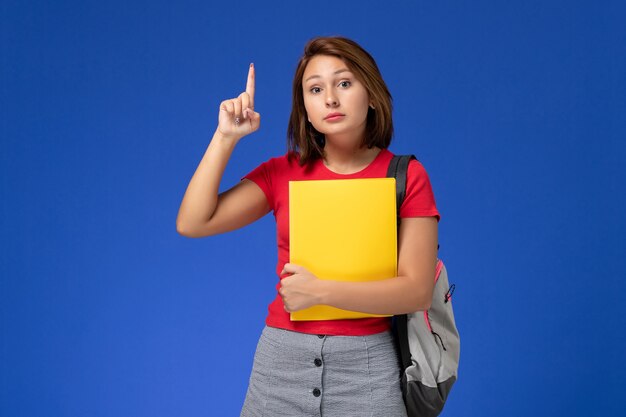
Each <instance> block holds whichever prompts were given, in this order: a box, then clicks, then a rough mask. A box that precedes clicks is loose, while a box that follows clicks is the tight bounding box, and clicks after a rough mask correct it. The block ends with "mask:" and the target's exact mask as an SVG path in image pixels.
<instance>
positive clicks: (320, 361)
mask: <svg viewBox="0 0 626 417" xmlns="http://www.w3.org/2000/svg"><path fill="white" fill-rule="evenodd" d="M313 363H314V364H315V366H322V360H321V359H320V358H315V360H314V361H313Z"/></svg>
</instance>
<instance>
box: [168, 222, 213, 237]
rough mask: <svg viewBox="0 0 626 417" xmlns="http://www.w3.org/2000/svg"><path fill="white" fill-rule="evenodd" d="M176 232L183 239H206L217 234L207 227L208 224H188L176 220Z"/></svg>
mask: <svg viewBox="0 0 626 417" xmlns="http://www.w3.org/2000/svg"><path fill="white" fill-rule="evenodd" d="M176 232H177V233H178V234H179V235H181V236H185V237H192V238H197V237H206V236H213V235H216V234H218V231H217V230H215V229H214V228H211V227H209V225H208V224H189V223H187V222H183V221H181V220H180V219H176Z"/></svg>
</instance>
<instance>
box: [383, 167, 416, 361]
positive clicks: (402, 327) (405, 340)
mask: <svg viewBox="0 0 626 417" xmlns="http://www.w3.org/2000/svg"><path fill="white" fill-rule="evenodd" d="M411 159H416V158H415V156H413V155H394V157H393V158H392V159H391V162H390V163H389V168H388V169H387V177H388V178H395V179H396V213H397V215H396V218H397V222H398V231H399V230H400V206H402V202H403V201H404V196H405V194H406V177H407V172H408V170H409V162H411ZM393 320H394V321H395V325H394V326H393V329H394V331H395V332H396V341H397V347H398V351H399V352H398V353H399V359H400V364H401V369H402V370H403V371H404V369H406V368H408V367H409V366H411V364H412V361H411V351H410V350H409V336H408V328H407V316H406V314H400V315H396V316H393Z"/></svg>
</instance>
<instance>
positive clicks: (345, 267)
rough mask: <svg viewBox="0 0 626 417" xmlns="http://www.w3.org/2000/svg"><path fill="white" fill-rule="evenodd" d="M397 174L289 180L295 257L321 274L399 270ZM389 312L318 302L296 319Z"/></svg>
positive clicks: (338, 277) (386, 274)
mask: <svg viewBox="0 0 626 417" xmlns="http://www.w3.org/2000/svg"><path fill="white" fill-rule="evenodd" d="M395 184H396V180H395V179H394V178H367V179H365V178H364V179H346V180H320V181H290V182H289V253H290V263H293V264H296V265H301V266H304V267H305V268H307V269H308V270H309V271H311V272H312V273H313V274H314V275H315V276H317V277H318V278H320V279H326V280H335V281H375V280H381V279H387V278H391V277H395V276H397V262H398V261H397V259H398V254H397V231H396V185H395ZM363 317H386V316H384V315H375V314H368V313H362V312H354V311H348V310H342V309H338V308H335V307H331V306H327V305H317V306H313V307H310V308H307V309H304V310H300V311H296V312H292V313H291V320H292V321H302V320H337V319H355V318H363Z"/></svg>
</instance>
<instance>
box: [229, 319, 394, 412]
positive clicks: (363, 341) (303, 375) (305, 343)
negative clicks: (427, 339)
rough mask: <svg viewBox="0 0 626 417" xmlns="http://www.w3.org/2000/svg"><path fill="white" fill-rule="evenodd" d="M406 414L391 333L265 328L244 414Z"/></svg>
mask: <svg viewBox="0 0 626 417" xmlns="http://www.w3.org/2000/svg"><path fill="white" fill-rule="evenodd" d="M279 416H289V417H300V416H317V417H321V416H323V417H353V416H354V417H406V410H405V408H404V403H403V401H402V392H401V390H400V368H399V364H398V359H397V356H396V348H395V345H394V342H393V336H392V335H391V332H389V331H386V332H382V333H377V334H374V335H370V336H324V335H319V336H318V335H311V334H305V333H298V332H293V331H289V330H284V329H277V328H274V327H268V326H266V327H265V328H264V329H263V331H262V332H261V337H260V339H259V343H258V345H257V349H256V353H255V355H254V364H253V366H252V373H251V375H250V382H249V385H248V392H247V393H246V399H245V401H244V404H243V408H242V410H241V417H279Z"/></svg>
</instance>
